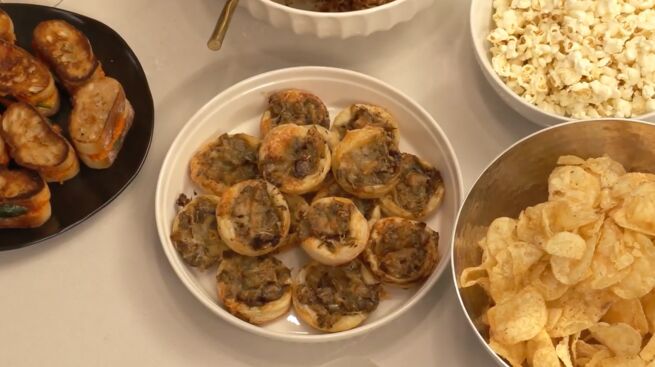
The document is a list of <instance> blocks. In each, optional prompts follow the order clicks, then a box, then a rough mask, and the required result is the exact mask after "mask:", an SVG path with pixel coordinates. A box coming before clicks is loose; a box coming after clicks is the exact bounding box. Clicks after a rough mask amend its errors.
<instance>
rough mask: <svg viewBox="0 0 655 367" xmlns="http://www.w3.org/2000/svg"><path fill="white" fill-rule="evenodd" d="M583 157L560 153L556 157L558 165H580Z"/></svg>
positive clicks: (583, 161)
mask: <svg viewBox="0 0 655 367" xmlns="http://www.w3.org/2000/svg"><path fill="white" fill-rule="evenodd" d="M585 162H586V161H585V160H584V159H583V158H580V157H578V156H577V155H562V156H560V157H559V158H557V165H558V166H582V165H583V164H585Z"/></svg>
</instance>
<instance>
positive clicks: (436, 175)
mask: <svg viewBox="0 0 655 367" xmlns="http://www.w3.org/2000/svg"><path fill="white" fill-rule="evenodd" d="M400 166H401V172H402V173H401V174H400V181H399V182H398V184H396V186H394V188H393V189H392V190H391V191H389V193H387V195H385V196H383V197H382V198H380V205H381V206H382V211H383V212H384V213H385V214H386V215H388V216H396V217H403V218H407V219H414V220H420V219H423V218H425V217H426V216H428V215H429V214H430V213H432V212H433V211H434V210H436V209H437V208H438V207H439V205H441V202H442V201H443V197H444V192H445V187H444V183H443V179H442V178H441V173H440V172H439V171H438V170H437V169H436V168H434V167H433V166H432V165H431V164H430V163H428V162H426V161H424V160H422V159H421V158H419V157H417V156H415V155H413V154H408V153H403V156H402V160H401V163H400Z"/></svg>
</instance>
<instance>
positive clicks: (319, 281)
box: [297, 261, 380, 328]
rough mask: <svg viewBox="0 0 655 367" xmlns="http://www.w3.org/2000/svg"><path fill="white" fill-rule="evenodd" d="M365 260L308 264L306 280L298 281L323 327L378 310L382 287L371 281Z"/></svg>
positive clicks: (301, 296)
mask: <svg viewBox="0 0 655 367" xmlns="http://www.w3.org/2000/svg"><path fill="white" fill-rule="evenodd" d="M362 266H363V265H362V264H361V263H360V262H359V261H352V262H350V263H348V264H345V265H342V266H338V267H333V266H327V265H322V264H318V263H313V264H311V265H308V266H307V267H305V270H306V273H305V281H304V283H301V284H299V285H298V290H297V292H298V293H297V298H298V300H299V301H300V302H301V303H303V304H305V305H307V306H308V307H309V308H311V309H312V310H313V311H314V312H315V313H316V315H317V321H318V324H319V326H320V327H321V328H329V327H331V326H332V325H334V324H335V323H336V322H337V321H339V319H340V318H341V317H343V316H346V315H353V314H357V313H360V312H365V313H369V312H372V311H373V310H375V309H376V308H377V306H378V303H379V302H380V295H379V292H380V287H379V285H378V284H377V283H376V284H368V283H367V282H366V280H365V279H364V276H363V275H362Z"/></svg>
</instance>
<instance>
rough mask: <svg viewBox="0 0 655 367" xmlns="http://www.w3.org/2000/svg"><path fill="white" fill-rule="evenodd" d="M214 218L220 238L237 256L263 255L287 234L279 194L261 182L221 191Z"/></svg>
mask: <svg viewBox="0 0 655 367" xmlns="http://www.w3.org/2000/svg"><path fill="white" fill-rule="evenodd" d="M216 214H217V216H218V233H219V234H220V236H221V238H222V239H223V241H224V242H225V244H226V245H227V246H228V247H230V248H231V249H232V250H233V251H235V252H237V253H239V254H241V255H246V256H259V255H264V254H267V253H269V252H271V251H273V250H275V249H277V248H278V247H279V246H280V245H281V244H282V243H283V240H284V238H285V237H286V236H287V234H288V233H289V225H290V222H291V217H290V214H289V207H288V206H287V203H286V201H285V200H284V197H283V196H282V193H280V191H279V190H278V189H277V188H276V187H275V186H273V185H271V184H270V183H268V182H266V181H264V180H248V181H242V182H239V183H238V184H236V185H233V186H231V187H230V188H229V189H227V190H225V192H224V193H223V196H222V197H221V202H220V204H219V205H218V211H217V213H216Z"/></svg>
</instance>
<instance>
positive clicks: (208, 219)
mask: <svg viewBox="0 0 655 367" xmlns="http://www.w3.org/2000/svg"><path fill="white" fill-rule="evenodd" d="M219 202H220V198H219V197H217V196H213V195H198V196H196V197H195V198H193V200H189V198H187V197H186V195H184V194H182V195H180V197H179V198H178V199H177V205H178V206H180V207H181V209H180V211H179V212H178V213H177V215H176V216H175V219H174V220H173V229H172V231H171V241H173V246H175V249H176V250H177V252H178V253H179V254H180V256H181V257H182V259H183V260H184V261H185V262H186V263H187V264H189V265H191V266H194V267H198V268H200V269H207V268H209V267H211V266H213V265H216V264H217V263H218V262H220V260H221V257H222V254H223V252H224V251H225V250H227V249H228V248H227V246H226V245H225V243H224V242H223V241H222V240H221V237H220V236H219V235H218V228H217V224H216V207H217V206H218V203H219Z"/></svg>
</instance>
